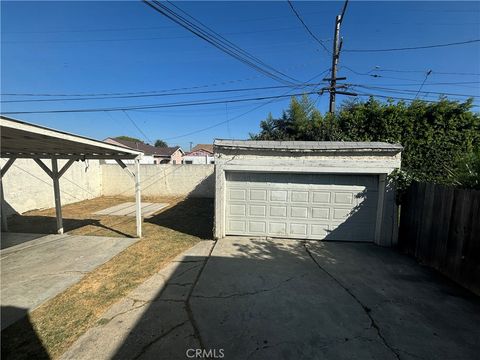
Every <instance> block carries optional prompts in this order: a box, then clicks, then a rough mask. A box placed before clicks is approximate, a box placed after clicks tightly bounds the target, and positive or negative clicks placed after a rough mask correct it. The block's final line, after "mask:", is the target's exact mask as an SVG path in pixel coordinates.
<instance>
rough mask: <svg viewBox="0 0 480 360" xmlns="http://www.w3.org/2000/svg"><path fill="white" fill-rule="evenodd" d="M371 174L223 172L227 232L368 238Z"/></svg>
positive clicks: (373, 188)
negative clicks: (225, 191) (226, 202)
mask: <svg viewBox="0 0 480 360" xmlns="http://www.w3.org/2000/svg"><path fill="white" fill-rule="evenodd" d="M377 184H378V180H377V177H376V176H372V175H365V176H364V175H360V176H356V175H325V174H308V175H306V174H272V173H270V174H255V173H251V174H240V173H234V175H232V174H229V173H228V172H227V194H228V196H227V201H228V204H227V206H226V209H227V210H226V216H227V221H226V222H227V234H231V235H257V236H272V237H275V236H276V237H292V238H303V239H332V240H349V241H356V240H357V241H373V238H374V229H375V221H376V205H377V198H378V191H377Z"/></svg>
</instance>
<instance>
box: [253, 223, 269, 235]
mask: <svg viewBox="0 0 480 360" xmlns="http://www.w3.org/2000/svg"><path fill="white" fill-rule="evenodd" d="M248 230H249V231H250V232H251V233H260V234H263V233H265V232H266V231H267V222H266V221H249V222H248Z"/></svg>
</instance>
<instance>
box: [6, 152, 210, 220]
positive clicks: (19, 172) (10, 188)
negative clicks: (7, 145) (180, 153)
mask: <svg viewBox="0 0 480 360" xmlns="http://www.w3.org/2000/svg"><path fill="white" fill-rule="evenodd" d="M5 162H6V159H1V163H2V166H3V165H4V164H5ZM65 162H66V161H63V160H62V161H59V168H61V167H62V166H63V165H64V164H65ZM44 163H45V164H46V165H47V166H48V167H49V168H51V162H50V161H49V160H44ZM129 168H130V170H132V171H133V170H134V166H133V165H129ZM213 172H214V165H170V164H166V165H147V164H145V165H141V166H140V181H141V183H142V195H143V196H187V195H189V196H194V197H209V198H213V197H214V193H215V183H214V177H213ZM3 190H4V197H5V202H4V206H5V207H4V208H5V212H6V214H7V215H11V214H15V213H19V214H21V213H24V212H26V211H30V210H37V209H47V208H53V207H54V206H55V201H54V195H53V182H52V179H51V178H50V177H49V176H48V175H47V174H46V173H45V172H44V171H43V170H42V169H41V168H40V167H39V166H38V165H37V164H36V163H35V162H34V161H33V160H27V159H17V160H16V161H15V162H14V163H13V165H12V166H11V167H10V169H9V170H8V171H7V174H6V175H5V177H4V179H3ZM60 190H61V196H62V204H63V205H66V204H70V203H74V202H79V201H83V200H87V199H92V198H96V197H99V196H102V195H105V196H114V195H122V196H134V194H135V192H134V182H133V179H132V178H131V177H130V175H129V174H128V173H127V172H126V171H125V170H123V169H122V168H121V167H120V166H118V164H100V162H99V161H98V160H89V161H87V162H75V163H74V164H73V165H72V166H71V167H70V168H69V169H68V170H67V172H66V173H65V174H64V175H63V176H62V178H61V179H60Z"/></svg>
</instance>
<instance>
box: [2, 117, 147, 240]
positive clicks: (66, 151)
mask: <svg viewBox="0 0 480 360" xmlns="http://www.w3.org/2000/svg"><path fill="white" fill-rule="evenodd" d="M0 133H1V158H3V159H7V162H6V163H5V165H4V166H3V168H2V169H1V174H0V175H1V176H0V192H1V201H2V231H8V227H7V226H8V225H7V218H6V214H5V211H4V209H3V204H4V201H3V194H4V193H3V185H2V181H1V179H2V178H3V177H4V176H5V174H6V173H7V171H8V169H9V168H10V167H11V166H12V164H13V163H14V162H15V160H16V159H32V160H33V161H35V162H36V163H37V164H38V166H40V167H41V168H42V169H43V170H44V171H45V172H46V173H47V175H48V176H49V177H50V178H51V179H52V181H53V195H54V197H55V211H56V219H57V233H58V234H63V221H62V204H61V198H60V191H61V190H60V178H61V177H62V175H63V174H65V172H66V171H67V170H68V169H69V167H70V166H71V165H72V164H73V163H74V162H75V161H85V160H104V159H114V160H115V161H116V162H117V163H118V164H119V165H120V166H121V167H122V168H123V169H124V170H125V171H127V172H128V173H129V174H130V175H131V177H132V179H133V180H134V183H135V205H136V206H135V208H136V229H137V236H138V237H141V236H142V214H141V193H140V159H141V157H142V155H143V153H141V152H139V151H135V150H132V149H129V148H126V147H123V146H118V145H112V144H107V143H104V142H102V141H98V140H94V139H90V138H87V137H83V136H78V135H74V134H70V133H67V132H62V131H58V130H53V129H50V128H46V127H43V126H38V125H33V124H29V123H26V122H24V121H20V120H16V119H12V118H7V117H4V116H2V117H0ZM46 159H47V160H50V161H51V168H49V167H48V166H47V165H46V163H45V162H44V160H46ZM123 160H134V162H135V170H134V171H133V172H132V171H130V170H129V169H128V168H127V166H126V165H125V163H124V162H123ZM59 161H63V164H62V166H61V167H60V166H59Z"/></svg>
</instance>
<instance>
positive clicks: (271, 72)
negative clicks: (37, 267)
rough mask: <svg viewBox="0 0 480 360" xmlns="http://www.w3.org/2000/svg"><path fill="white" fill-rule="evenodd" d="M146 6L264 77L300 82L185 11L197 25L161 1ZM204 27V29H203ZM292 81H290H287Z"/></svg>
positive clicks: (154, 0) (146, 0)
mask: <svg viewBox="0 0 480 360" xmlns="http://www.w3.org/2000/svg"><path fill="white" fill-rule="evenodd" d="M143 2H144V3H145V4H147V5H148V6H150V7H151V8H152V9H154V10H155V11H157V12H159V13H160V14H162V15H164V16H165V17H167V18H169V19H170V20H172V21H173V22H175V23H176V24H178V25H180V26H181V27H183V28H184V29H186V30H188V31H189V32H191V33H192V34H194V35H196V36H197V37H199V38H201V39H203V40H205V41H206V42H208V43H209V44H211V45H213V46H214V47H216V48H217V49H219V50H221V51H222V52H224V53H226V54H227V55H230V56H231V57H233V58H235V59H236V60H238V61H240V62H242V63H244V64H245V65H247V66H249V67H251V68H252V69H254V70H256V71H258V72H260V73H262V74H263V75H265V76H267V77H270V78H271V79H274V80H276V81H278V82H280V83H283V84H288V85H291V84H292V82H291V80H293V81H294V82H297V83H298V82H299V81H298V80H296V79H294V78H292V77H290V76H288V75H286V74H284V73H283V72H281V71H279V70H276V69H275V68H273V67H272V66H270V65H268V64H266V63H265V62H263V61H262V60H260V59H258V58H256V57H255V56H253V55H251V54H249V53H248V52H246V51H245V50H243V49H241V48H240V47H238V46H237V45H235V44H233V43H232V42H230V41H229V40H226V39H225V38H224V37H223V36H221V35H219V34H217V33H216V32H214V31H213V30H211V29H209V28H208V27H206V26H205V25H203V24H202V23H201V22H200V21H199V20H197V19H195V18H193V17H192V16H191V15H189V14H187V13H186V12H185V11H183V10H181V9H180V11H181V12H182V13H184V14H185V15H186V16H188V17H189V18H191V19H193V20H194V21H195V22H196V23H197V24H199V25H197V24H195V23H192V22H191V21H190V20H188V19H186V18H185V17H183V16H182V15H180V14H178V13H177V12H175V11H174V10H172V9H171V8H169V7H167V6H165V5H164V4H162V3H161V2H159V1H156V0H152V1H148V0H143ZM168 4H169V5H171V6H173V7H175V8H177V9H179V8H178V7H177V6H176V5H174V4H171V3H170V2H168ZM202 26H203V27H202ZM287 79H290V80H287Z"/></svg>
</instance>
